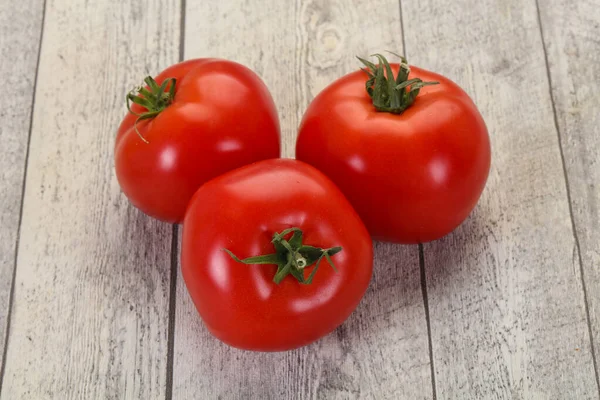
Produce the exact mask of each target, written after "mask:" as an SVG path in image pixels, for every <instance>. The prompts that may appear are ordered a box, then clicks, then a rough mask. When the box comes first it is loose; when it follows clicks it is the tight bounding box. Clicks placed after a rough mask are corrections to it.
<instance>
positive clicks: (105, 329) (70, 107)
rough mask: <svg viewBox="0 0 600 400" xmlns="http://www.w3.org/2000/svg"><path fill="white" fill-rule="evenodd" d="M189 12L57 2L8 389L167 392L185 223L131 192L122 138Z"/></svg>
mask: <svg viewBox="0 0 600 400" xmlns="http://www.w3.org/2000/svg"><path fill="white" fill-rule="evenodd" d="M179 20H180V9H179V0H169V1H164V0H161V1H158V0H156V1H152V2H145V3H144V4H142V3H137V2H136V3H130V2H122V1H120V0H112V1H83V0H81V1H68V2H65V1H57V0H48V4H47V6H46V17H45V25H44V36H43V40H42V51H41V58H40V67H39V78H38V83H37V91H36V104H35V107H34V117H33V127H32V137H31V146H30V156H29V166H28V170H27V184H26V191H25V196H24V209H23V221H22V227H21V236H20V243H19V253H18V254H19V255H18V260H17V272H16V278H15V292H14V305H13V310H12V315H11V318H10V335H9V337H8V353H7V357H6V371H5V376H4V382H3V387H2V392H1V396H2V398H3V399H11V400H13V399H61V400H62V399H159V398H164V397H165V392H166V381H167V377H166V357H167V330H168V329H167V326H168V309H169V284H170V272H169V271H170V250H171V235H172V228H171V227H170V226H168V225H164V224H159V223H157V222H154V221H152V220H151V219H150V218H148V217H146V216H143V215H141V214H140V213H139V212H137V211H136V210H134V209H133V208H132V207H131V206H130V205H129V203H128V201H127V200H126V198H125V197H124V196H123V195H122V194H121V193H120V190H119V186H118V184H117V181H116V178H115V175H114V167H113V146H114V137H115V135H116V129H117V126H118V123H119V121H120V119H121V117H122V116H123V115H124V113H125V111H126V110H125V107H124V95H125V93H126V92H127V91H128V90H129V89H130V88H131V87H132V86H135V85H136V84H139V82H140V81H141V79H142V78H143V77H144V76H145V74H146V73H156V72H158V71H159V70H160V69H162V68H164V67H166V66H168V65H170V64H172V63H174V62H176V61H177V60H178V50H179ZM3 64H4V63H3Z"/></svg>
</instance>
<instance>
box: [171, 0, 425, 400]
mask: <svg viewBox="0 0 600 400" xmlns="http://www.w3.org/2000/svg"><path fill="white" fill-rule="evenodd" d="M375 9H377V10H384V11H383V12H378V13H374V12H370V11H373V10H375ZM195 38H202V40H196V39H195ZM401 41H402V36H401V32H400V21H399V9H398V3H397V2H396V1H392V0H389V1H385V2H383V3H382V2H372V4H370V2H365V1H358V0H357V1H352V2H348V1H341V0H338V1H334V0H329V1H317V0H312V1H308V0H303V1H301V0H299V1H296V2H295V3H294V2H292V3H290V2H282V1H276V0H269V1H263V2H261V3H260V4H259V3H257V2H252V1H243V2H241V4H240V2H236V1H220V2H218V3H210V4H209V2H188V5H187V11H186V34H185V58H192V57H198V56H217V57H226V58H229V59H233V60H236V61H239V62H241V63H243V64H245V65H247V66H249V67H250V68H252V69H254V70H255V71H257V72H258V73H259V74H260V75H261V77H262V78H263V79H264V80H265V82H266V84H267V86H268V87H269V88H270V90H271V92H272V95H273V97H274V99H275V101H276V103H277V105H278V110H279V115H280V118H281V122H282V135H283V149H284V155H285V156H288V157H291V156H293V154H294V146H295V138H296V130H297V128H298V124H299V122H300V118H301V116H302V113H303V112H304V110H305V108H306V106H307V105H308V102H309V101H310V100H311V99H312V98H313V97H314V96H315V95H316V94H317V93H318V92H319V91H320V90H321V89H323V88H324V87H325V85H327V84H328V83H330V82H331V81H332V80H334V79H335V78H337V77H339V76H341V75H343V74H345V73H347V72H350V71H353V70H355V69H356V68H358V67H359V64H358V61H357V60H356V59H355V58H354V56H355V55H365V54H367V55H368V54H370V53H372V52H374V51H376V50H382V49H398V50H401V47H402V43H401ZM375 250H376V265H375V272H374V278H373V282H372V284H371V287H370V289H369V291H368V293H367V294H366V296H365V298H364V299H363V301H362V303H361V305H360V306H359V308H358V309H357V311H356V312H355V313H354V314H353V315H352V316H351V317H350V319H349V320H348V321H347V322H346V323H345V324H344V325H342V327H340V328H339V329H338V330H337V331H336V332H335V333H333V334H331V335H329V336H327V337H326V338H324V339H322V340H320V341H318V342H317V343H315V344H313V345H310V346H307V347H305V348H302V349H299V350H296V351H292V352H287V353H275V354H260V353H252V352H243V351H239V350H235V349H232V348H229V347H227V346H225V345H223V344H221V343H220V342H218V341H217V340H216V339H214V338H213V337H212V336H211V335H210V334H209V333H208V332H207V330H206V329H205V328H204V326H203V324H202V322H201V320H200V318H199V316H198V314H197V312H196V310H195V308H194V306H193V304H192V303H191V300H190V298H189V295H188V294H187V292H186V290H185V285H184V283H183V280H182V278H181V276H179V277H178V281H177V307H176V310H177V312H176V328H175V351H174V354H175V364H174V378H173V379H174V387H173V398H177V399H199V398H217V397H219V398H226V399H248V398H257V399H307V398H314V399H317V398H318V399H324V398H327V399H337V398H339V399H349V398H373V399H375V398H377V399H399V398H410V399H430V398H431V397H432V388H431V375H430V364H429V354H428V339H427V327H426V321H425V315H424V307H423V299H422V294H421V286H420V275H419V266H418V250H417V248H416V246H412V247H402V246H393V245H388V244H376V249H375Z"/></svg>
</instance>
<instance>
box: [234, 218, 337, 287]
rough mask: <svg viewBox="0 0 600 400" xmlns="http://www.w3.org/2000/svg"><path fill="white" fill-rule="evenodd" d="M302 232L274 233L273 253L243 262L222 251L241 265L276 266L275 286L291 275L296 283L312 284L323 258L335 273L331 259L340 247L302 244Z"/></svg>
mask: <svg viewBox="0 0 600 400" xmlns="http://www.w3.org/2000/svg"><path fill="white" fill-rule="evenodd" d="M290 233H291V234H292V236H291V237H290V238H289V239H286V238H285V237H286V236H288V235H289V234H290ZM302 237H303V232H302V230H301V229H300V228H289V229H285V230H283V231H281V232H279V233H278V232H275V234H273V239H272V240H271V243H273V247H275V253H272V254H263V255H260V256H254V257H248V258H245V259H243V260H241V259H239V258H238V257H237V256H236V255H235V254H233V253H232V252H231V251H229V250H227V249H223V250H224V251H225V252H227V254H229V255H230V256H231V258H233V259H234V260H235V261H237V262H239V263H242V264H250V265H254V264H275V265H277V273H276V274H275V276H274V277H273V282H275V283H276V284H279V283H281V281H282V280H283V278H285V277H286V276H288V275H292V276H293V277H294V278H296V279H297V280H298V282H300V283H302V284H305V285H308V284H310V283H312V281H313V278H314V277H315V274H316V273H317V270H318V269H319V265H320V263H321V260H323V258H325V260H326V261H327V263H328V264H329V265H330V266H331V268H333V270H334V271H336V272H337V269H336V268H335V265H334V264H333V261H332V260H331V257H332V256H333V255H335V254H337V253H339V252H340V251H342V248H341V247H339V246H338V247H331V248H329V249H322V248H320V247H314V246H309V245H305V244H302ZM313 264H314V268H313V270H312V271H311V272H310V274H309V276H308V278H305V277H304V270H305V269H306V268H308V267H310V266H312V265H313Z"/></svg>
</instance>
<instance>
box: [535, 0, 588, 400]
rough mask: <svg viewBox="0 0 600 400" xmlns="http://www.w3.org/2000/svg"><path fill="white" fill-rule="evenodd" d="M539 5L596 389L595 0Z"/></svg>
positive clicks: (552, 0) (556, 0) (560, 1)
mask: <svg viewBox="0 0 600 400" xmlns="http://www.w3.org/2000/svg"><path fill="white" fill-rule="evenodd" d="M539 8H540V18H541V24H542V32H543V38H544V43H545V48H546V51H547V56H548V66H549V70H550V82H551V84H552V97H553V100H554V104H555V112H556V121H557V124H558V129H559V131H560V138H561V143H562V150H563V155H564V163H565V167H566V172H567V176H568V183H569V189H570V200H571V207H572V215H573V218H574V222H575V231H576V233H577V239H578V245H579V249H578V250H579V257H580V258H581V267H582V274H583V275H582V276H583V280H584V283H585V287H586V294H587V296H586V297H587V303H588V318H589V319H590V323H591V335H592V345H594V351H595V361H596V364H595V368H596V384H597V385H598V386H599V389H598V390H599V392H600V372H599V370H598V368H599V366H598V360H600V228H599V227H600V111H599V107H600V1H598V0H584V1H578V2H576V3H570V2H567V1H562V0H549V1H544V2H540V4H539ZM567 9H568V10H569V11H568V12H565V10H567Z"/></svg>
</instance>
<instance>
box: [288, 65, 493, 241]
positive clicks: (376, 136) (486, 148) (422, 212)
mask: <svg viewBox="0 0 600 400" xmlns="http://www.w3.org/2000/svg"><path fill="white" fill-rule="evenodd" d="M378 57H380V58H379V60H380V64H378V65H377V66H375V65H373V64H372V63H369V62H368V61H364V60H361V61H363V62H365V63H366V65H367V66H368V68H369V69H367V70H363V71H356V72H353V73H351V74H348V75H346V76H344V77H342V78H340V79H339V80H337V81H335V82H333V83H332V84H331V85H330V86H328V87H327V88H325V89H324V90H323V91H322V92H321V93H320V94H319V95H318V96H317V97H316V98H315V99H314V100H313V102H312V103H311V104H310V105H309V107H308V109H307V110H306V113H305V115H304V117H303V120H302V124H301V126H300V131H299V136H298V141H297V144H296V158H297V159H299V160H302V161H305V162H307V163H309V164H311V165H313V166H315V167H316V168H318V169H319V170H321V171H322V172H324V173H325V175H327V176H328V177H329V178H331V179H332V180H333V181H334V182H335V183H336V184H337V185H338V187H339V188H340V189H341V190H342V192H344V194H345V195H346V197H347V198H348V199H349V200H350V202H351V203H352V205H353V206H354V208H355V209H356V211H357V212H358V214H359V215H360V216H361V218H362V220H363V222H364V223H365V225H366V226H367V228H368V229H369V232H370V233H371V235H372V236H373V238H375V239H378V240H383V241H389V242H397V243H419V242H427V241H430V240H434V239H438V238H440V237H442V236H444V235H446V234H447V233H449V232H451V231H452V230H454V229H455V228H456V227H457V226H458V225H460V224H461V223H462V221H464V220H465V218H466V217H467V216H468V215H469V213H470V212H471V211H472V210H473V208H474V207H475V205H476V203H477V201H478V199H479V197H480V195H481V193H482V191H483V188H484V186H485V183H486V180H487V177H488V173H489V169H490V141H489V137H488V133H487V129H486V126H485V123H484V121H483V119H482V117H481V115H480V114H479V112H478V111H477V108H476V107H475V104H474V103H473V102H472V101H471V99H470V98H469V97H468V96H467V94H466V93H465V92H464V91H463V90H462V89H461V88H460V87H458V86H457V85H456V84H455V83H453V82H451V81H450V80H449V79H447V78H445V77H443V76H440V75H438V74H435V73H433V72H429V71H426V70H423V69H420V68H416V67H410V68H409V66H408V64H405V63H403V64H402V69H400V65H398V64H393V65H391V70H388V68H387V67H389V64H388V63H387V60H385V58H384V57H382V56H378ZM404 61H405V60H404ZM409 71H410V76H409V75H408V74H409ZM392 74H393V75H394V77H397V79H395V80H394V79H390V80H388V79H387V77H389V76H390V75H392ZM409 78H410V79H414V78H419V79H416V80H407V79H409ZM421 80H422V81H436V82H438V84H433V83H435V82H432V84H433V85H432V86H425V85H424V84H423V82H419V81H421ZM402 82H405V83H402ZM397 85H400V88H399V89H398V88H395V87H396V86H397ZM365 86H366V87H368V88H369V92H367V90H365ZM407 87H408V88H407ZM419 90H420V94H419ZM371 97H373V98H371ZM413 101H414V103H413ZM376 107H377V108H376Z"/></svg>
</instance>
